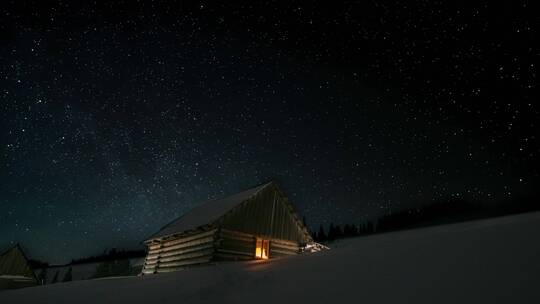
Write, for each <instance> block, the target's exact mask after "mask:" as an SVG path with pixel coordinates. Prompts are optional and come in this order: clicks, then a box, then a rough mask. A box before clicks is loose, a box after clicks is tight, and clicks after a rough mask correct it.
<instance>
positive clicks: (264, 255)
mask: <svg viewBox="0 0 540 304" xmlns="http://www.w3.org/2000/svg"><path fill="white" fill-rule="evenodd" d="M269 256H270V241H269V240H265V239H260V238H257V241H256V243H255V258H256V259H262V260H267V259H268V257H269Z"/></svg>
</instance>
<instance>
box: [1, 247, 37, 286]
mask: <svg viewBox="0 0 540 304" xmlns="http://www.w3.org/2000/svg"><path fill="white" fill-rule="evenodd" d="M0 275H13V276H24V277H28V278H32V279H34V280H35V279H36V277H35V274H34V271H33V270H32V267H31V266H30V263H29V262H28V259H27V258H26V256H25V255H24V252H23V250H22V248H21V246H19V244H17V245H15V246H13V247H11V248H10V249H8V250H6V251H5V252H4V253H2V254H1V255H0Z"/></svg>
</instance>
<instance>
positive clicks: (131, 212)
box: [0, 1, 540, 263]
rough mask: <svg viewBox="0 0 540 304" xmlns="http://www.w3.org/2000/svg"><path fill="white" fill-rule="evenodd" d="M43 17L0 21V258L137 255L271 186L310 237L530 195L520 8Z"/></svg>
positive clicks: (11, 7) (530, 20)
mask: <svg viewBox="0 0 540 304" xmlns="http://www.w3.org/2000/svg"><path fill="white" fill-rule="evenodd" d="M43 2H44V1H36V2H28V1H3V2H2V8H0V12H1V15H0V63H1V65H0V77H1V78H0V79H1V82H0V249H2V248H6V247H8V246H10V245H11V244H14V243H17V242H20V243H22V244H23V245H24V247H25V248H26V249H27V251H28V254H29V255H30V256H31V257H35V258H40V259H45V260H47V261H49V262H52V263H63V262H67V261H69V260H70V259H71V258H77V257H81V256H85V255H89V254H97V253H101V252H102V251H103V250H104V249H105V248H112V247H116V248H136V247H137V246H139V247H140V246H141V245H140V242H141V241H142V240H144V238H145V237H147V236H148V235H150V234H151V233H153V232H155V231H156V230H158V229H159V228H160V227H161V226H162V225H164V224H166V223H168V222H169V221H171V220H172V219H174V218H175V217H177V216H180V215H182V214H183V213H184V212H186V211H187V210H189V209H191V208H193V207H194V206H196V205H197V204H198V203H200V202H202V201H204V200H207V199H211V198H217V197H220V196H223V195H227V194H232V193H235V192H238V191H241V190H243V189H247V188H250V187H252V186H256V185H258V184H260V183H263V182H266V181H268V180H270V179H275V180H277V181H278V183H279V184H280V185H281V186H282V188H283V189H284V191H285V192H286V193H287V194H288V196H289V198H290V199H291V201H292V202H293V203H294V204H295V206H296V207H297V209H298V211H299V212H300V213H301V214H304V215H305V216H306V218H307V221H308V224H311V225H312V227H316V226H318V225H319V223H330V222H334V223H345V222H349V223H353V222H360V221H363V220H365V219H372V218H375V217H377V216H379V215H381V214H385V213H388V212H390V211H392V210H399V209H400V208H405V207H411V206H415V205H419V204H423V203H425V202H430V201H437V200H444V199H451V198H462V199H466V200H471V201H479V202H483V203H494V202H498V201H503V200H509V199H515V198H516V197H520V196H522V195H533V194H535V193H537V192H536V191H537V190H536V189H537V188H538V185H539V183H538V181H539V169H538V168H540V166H539V161H538V156H539V153H540V143H539V139H538V132H537V129H538V126H537V124H538V121H539V118H540V115H539V109H540V106H539V104H538V102H537V101H538V94H537V90H538V76H537V73H538V71H537V70H538V63H539V62H540V60H539V59H540V50H539V48H538V45H537V44H535V43H534V42H535V41H536V42H537V41H539V37H538V27H537V24H536V22H537V21H538V8H537V7H532V1H531V2H530V3H529V1H507V2H508V3H510V2H511V4H507V5H505V6H496V4H495V3H494V1H486V2H484V3H476V4H470V3H469V4H467V6H464V5H463V4H461V5H457V4H455V6H448V5H454V4H442V3H439V2H435V1H421V2H415V3H410V2H409V1H400V2H399V3H393V4H383V3H382V2H379V1H347V2H345V3H341V4H336V3H333V1H329V2H328V3H327V4H326V5H328V6H323V5H315V4H310V5H307V6H306V3H308V2H306V3H296V2H295V1H283V2H282V3H275V2H268V3H261V2H257V3H255V4H254V3H251V1H249V2H246V3H250V4H247V5H238V6H236V5H233V4H231V3H230V2H227V1H225V2H223V3H222V4H220V5H216V4H212V3H209V2H208V3H207V2H184V3H169V2H164V1H153V2H151V1H147V2H144V3H138V4H136V5H135V3H136V2H135V1H114V4H95V3H93V1H77V2H75V1H74V2H69V1H62V2H61V3H56V4H50V5H48V4H43ZM78 2H80V3H78ZM137 2H139V1H137ZM488 2H489V3H488Z"/></svg>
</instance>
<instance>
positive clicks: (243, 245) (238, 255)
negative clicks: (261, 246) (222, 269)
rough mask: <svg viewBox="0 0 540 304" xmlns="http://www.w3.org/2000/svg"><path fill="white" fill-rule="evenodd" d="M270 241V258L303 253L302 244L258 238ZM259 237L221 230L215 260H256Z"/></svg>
mask: <svg viewBox="0 0 540 304" xmlns="http://www.w3.org/2000/svg"><path fill="white" fill-rule="evenodd" d="M258 237H259V238H262V239H265V240H269V241H270V258H271V259H272V258H277V257H282V256H287V255H295V254H299V253H300V252H301V250H300V248H301V247H300V244H298V243H296V242H292V241H287V240H280V239H274V238H268V237H265V236H258ZM256 239H257V236H255V235H252V234H248V233H243V232H239V231H233V230H228V229H221V230H220V231H219V232H218V233H217V234H216V253H215V260H225V261H237V260H252V259H254V258H255V241H256Z"/></svg>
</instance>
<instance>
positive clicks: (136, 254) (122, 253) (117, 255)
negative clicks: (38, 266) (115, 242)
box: [70, 248, 146, 265]
mask: <svg viewBox="0 0 540 304" xmlns="http://www.w3.org/2000/svg"><path fill="white" fill-rule="evenodd" d="M145 255H146V252H145V250H116V248H113V249H111V250H109V251H105V252H104V253H103V254H100V255H95V256H90V257H85V258H80V259H74V260H71V263H70V265H74V264H84V263H96V262H109V261H116V260H124V259H131V258H140V257H144V256H145Z"/></svg>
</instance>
